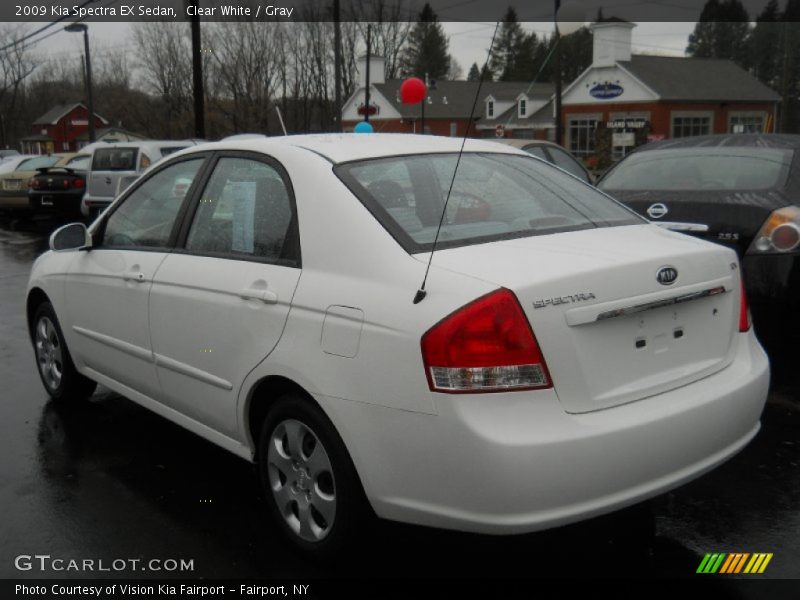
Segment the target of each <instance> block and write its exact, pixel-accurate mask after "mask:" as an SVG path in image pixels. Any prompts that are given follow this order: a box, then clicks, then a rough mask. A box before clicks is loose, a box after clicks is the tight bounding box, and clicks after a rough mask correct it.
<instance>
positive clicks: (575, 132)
mask: <svg viewBox="0 0 800 600" xmlns="http://www.w3.org/2000/svg"><path fill="white" fill-rule="evenodd" d="M596 125H597V119H595V118H575V117H570V119H569V149H570V152H572V154H573V155H575V156H589V155H590V154H594V130H595V126H596Z"/></svg>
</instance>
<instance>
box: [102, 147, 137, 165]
mask: <svg viewBox="0 0 800 600" xmlns="http://www.w3.org/2000/svg"><path fill="white" fill-rule="evenodd" d="M138 154H139V149H138V148H100V149H98V150H95V151H94V159H93V160H92V171H135V170H136V157H137V155H138Z"/></svg>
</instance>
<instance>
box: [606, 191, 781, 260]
mask: <svg viewBox="0 0 800 600" xmlns="http://www.w3.org/2000/svg"><path fill="white" fill-rule="evenodd" d="M606 192H607V193H608V194H609V195H611V196H613V197H614V198H616V199H617V200H619V201H620V202H622V203H623V204H625V205H626V206H628V207H629V208H631V209H633V210H634V211H636V212H637V213H639V214H640V215H642V216H643V217H645V218H646V219H649V220H650V221H652V222H653V223H654V224H656V225H659V226H663V227H668V228H674V229H676V230H680V231H683V232H684V233H687V234H689V235H692V236H695V237H699V238H701V239H705V240H708V241H711V242H716V243H719V244H722V245H724V246H728V247H730V248H733V249H734V250H736V252H737V253H738V254H739V256H743V255H744V253H745V252H746V251H747V248H748V247H749V246H750V243H751V242H752V240H753V238H754V237H755V235H756V234H757V233H758V230H759V229H760V228H761V225H763V223H764V222H765V221H766V220H767V219H768V218H769V215H770V214H771V213H772V211H773V210H775V209H776V208H780V207H782V206H786V205H787V204H789V202H788V201H787V200H786V199H785V197H784V195H783V194H782V193H781V192H780V191H777V190H769V191H758V192H748V191H737V192H733V191H714V190H707V191H658V192H655V191H616V190H606Z"/></svg>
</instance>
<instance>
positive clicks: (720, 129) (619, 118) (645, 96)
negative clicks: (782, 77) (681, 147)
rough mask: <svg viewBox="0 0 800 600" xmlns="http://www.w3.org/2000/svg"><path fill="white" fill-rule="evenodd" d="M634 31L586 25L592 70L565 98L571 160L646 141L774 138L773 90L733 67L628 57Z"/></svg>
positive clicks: (605, 156) (617, 23) (618, 154)
mask: <svg viewBox="0 0 800 600" xmlns="http://www.w3.org/2000/svg"><path fill="white" fill-rule="evenodd" d="M635 26H636V25H635V24H634V23H630V22H627V21H621V20H616V19H614V20H609V21H602V22H599V23H593V24H592V26H591V29H592V33H593V35H594V49H593V57H592V64H591V66H590V67H589V68H588V69H586V71H584V72H583V73H582V74H581V75H580V76H579V77H578V78H577V79H576V80H575V81H573V82H572V83H571V84H569V85H568V86H567V87H566V88H565V89H564V93H563V95H562V105H563V109H562V119H563V121H562V123H563V126H564V132H565V133H564V144H565V146H567V148H569V150H570V151H571V152H572V153H573V154H575V155H576V156H580V157H583V158H591V157H595V158H596V159H597V160H599V161H600V162H601V163H602V162H608V161H609V160H617V159H619V158H622V157H623V156H624V155H625V154H626V153H627V152H629V151H630V150H632V149H633V148H634V147H636V146H638V145H640V144H642V143H645V142H647V141H650V140H662V139H668V138H678V137H687V136H695V135H706V134H712V133H745V132H763V133H770V132H772V131H774V123H775V114H776V108H777V104H778V101H779V100H780V97H779V96H778V94H776V93H775V92H774V91H773V90H771V89H770V88H769V87H767V86H766V85H764V84H763V83H761V82H760V81H759V80H758V79H756V78H755V77H753V76H752V75H750V74H749V73H748V72H747V71H745V70H743V69H742V68H740V67H739V66H737V65H736V64H735V63H734V62H733V61H730V60H721V59H706V58H680V57H668V56H648V55H635V54H632V52H631V33H632V30H633V28H634V27H635Z"/></svg>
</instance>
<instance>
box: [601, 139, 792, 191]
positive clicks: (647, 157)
mask: <svg viewBox="0 0 800 600" xmlns="http://www.w3.org/2000/svg"><path fill="white" fill-rule="evenodd" d="M792 155H793V151H792V150H786V149H782V148H746V147H740V148H672V149H664V150H645V151H641V152H636V153H634V154H631V155H630V156H629V157H628V158H626V159H625V160H623V161H622V162H621V163H620V164H619V165H617V167H615V168H614V170H613V171H611V173H609V175H608V176H607V177H606V178H605V179H603V181H602V182H601V183H600V186H599V187H600V188H601V189H604V190H662V191H666V190H687V191H688V190H767V189H773V188H779V187H782V186H783V184H784V182H785V181H786V176H787V174H788V172H789V166H790V164H791V161H792Z"/></svg>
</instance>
